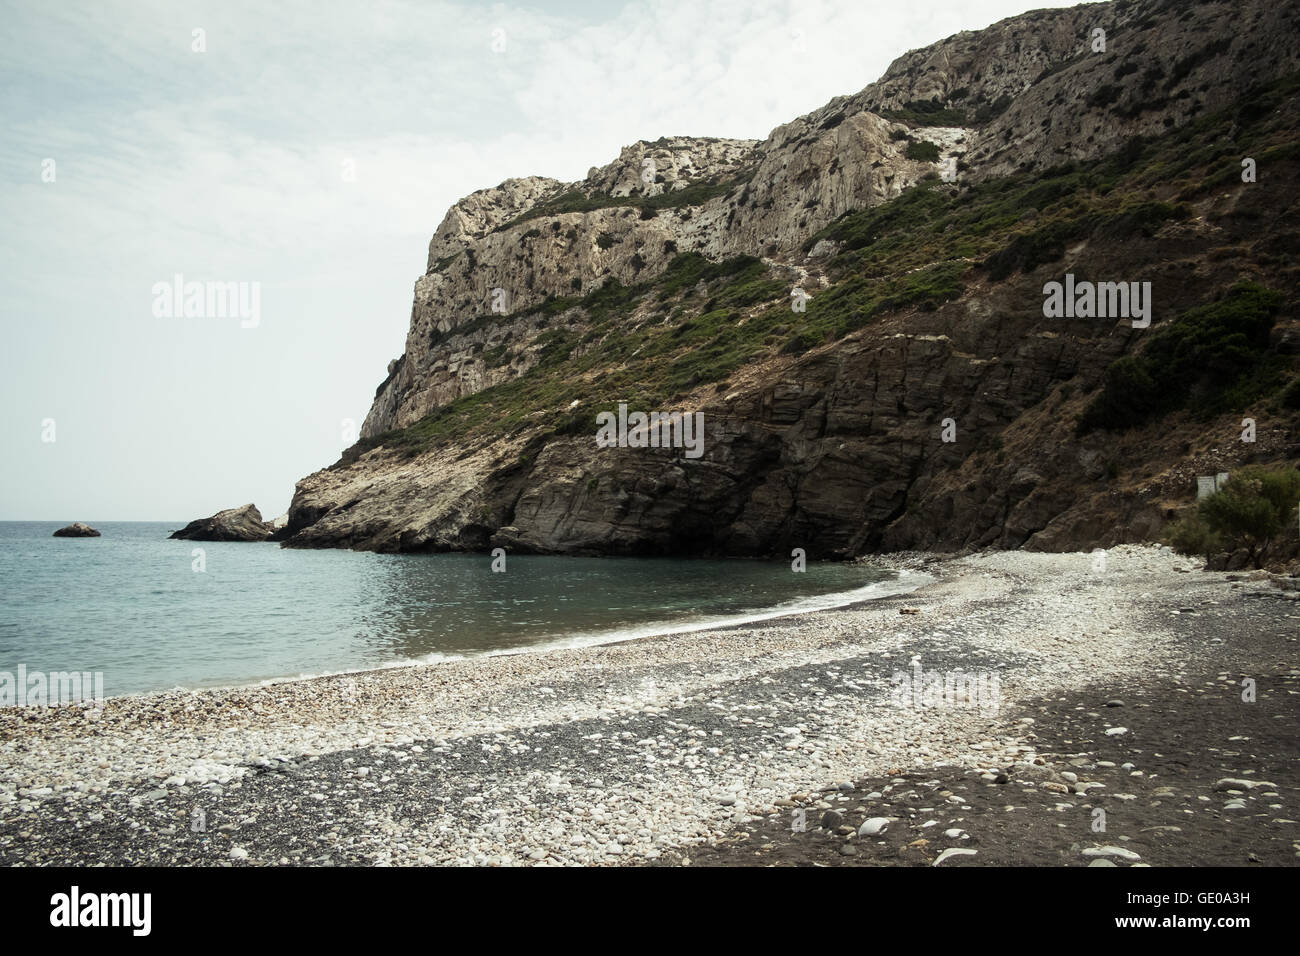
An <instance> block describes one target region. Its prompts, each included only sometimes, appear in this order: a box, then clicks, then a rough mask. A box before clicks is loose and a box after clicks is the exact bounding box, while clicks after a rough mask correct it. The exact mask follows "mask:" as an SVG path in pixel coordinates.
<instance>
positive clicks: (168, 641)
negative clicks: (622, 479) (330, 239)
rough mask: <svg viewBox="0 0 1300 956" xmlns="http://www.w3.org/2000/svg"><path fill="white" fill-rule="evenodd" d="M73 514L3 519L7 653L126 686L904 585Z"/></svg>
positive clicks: (679, 622) (12, 660) (735, 613)
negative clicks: (311, 541) (437, 549)
mask: <svg viewBox="0 0 1300 956" xmlns="http://www.w3.org/2000/svg"><path fill="white" fill-rule="evenodd" d="M67 523H69V522H42V521H32V522H18V521H15V522H0V671H8V672H9V673H11V674H16V673H17V669H18V665H19V664H25V665H26V666H27V669H28V671H29V672H31V671H37V670H39V671H43V672H45V673H49V672H51V671H60V670H67V671H73V670H76V671H92V672H94V671H102V672H103V674H104V690H105V692H106V694H108V695H109V696H113V695H116V694H128V693H137V692H141V691H148V690H160V689H165V688H171V687H202V686H223V685H230V684H247V683H252V682H256V681H259V680H265V679H269V678H275V677H292V676H300V675H304V674H321V673H331V672H337V671H345V670H356V669H361V668H371V667H382V666H385V665H390V664H395V663H399V662H403V661H413V660H435V661H436V660H439V659H446V658H453V657H461V656H467V655H474V654H486V653H499V652H505V651H517V650H524V649H530V648H533V649H536V648H541V647H549V646H560V645H565V644H582V643H599V642H604V641H610V640H619V639H626V638H628V637H633V636H637V635H639V634H645V633H655V632H662V631H665V630H675V629H684V628H688V627H692V626H700V625H703V624H706V623H714V622H718V621H719V620H722V619H735V618H750V617H753V616H755V615H756V614H759V613H762V612H764V611H770V610H772V609H773V608H775V609H776V610H778V611H786V612H788V611H791V610H799V609H806V608H811V607H816V606H829V605H831V604H836V603H844V601H845V599H846V598H845V597H844V595H845V592H853V593H852V597H853V598H863V597H870V596H873V595H874V594H875V593H876V592H879V591H892V590H896V589H897V588H898V585H896V584H893V581H894V576H893V575H889V574H886V573H883V572H879V571H873V570H870V569H866V568H860V567H857V568H855V567H849V566H845V565H832V564H810V565H809V566H808V570H807V571H806V572H805V573H803V574H795V573H792V572H791V570H790V566H789V564H788V563H786V562H780V563H776V562H773V563H768V562H756V561H678V560H670V559H658V558H645V559H642V558H567V557H536V556H526V555H518V556H509V557H507V559H506V571H505V573H493V572H492V571H491V563H492V559H491V558H490V557H488V556H486V555H464V554H421V555H386V554H369V553H361V552H351V551H298V550H288V549H282V548H280V547H279V546H278V545H276V544H247V543H233V542H229V543H222V542H195V541H169V540H167V535H168V534H169V533H170V532H171V531H172V530H174V529H176V528H179V527H182V526H183V525H184V522H174V523H159V522H111V521H109V522H102V523H100V522H94V521H91V522H88V523H89V524H91V525H93V526H94V527H95V528H98V529H99V530H100V531H101V532H102V533H103V537H100V538H54V537H51V535H52V533H53V532H54V531H55V529H57V528H59V527H61V526H62V525H64V524H67ZM195 548H202V549H203V551H204V552H205V554H204V560H205V563H206V570H204V571H203V572H197V571H195V570H194V569H193V564H194V561H195V558H194V556H193V555H192V552H193V550H194V549H195ZM864 588H866V589H867V590H862V589H864Z"/></svg>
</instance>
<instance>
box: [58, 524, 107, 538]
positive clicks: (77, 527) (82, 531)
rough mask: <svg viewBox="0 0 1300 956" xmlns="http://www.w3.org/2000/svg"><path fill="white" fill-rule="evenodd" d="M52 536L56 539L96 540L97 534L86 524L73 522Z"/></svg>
mask: <svg viewBox="0 0 1300 956" xmlns="http://www.w3.org/2000/svg"><path fill="white" fill-rule="evenodd" d="M53 536H54V537H56V538H98V537H99V532H98V531H96V530H95V529H94V528H92V527H91V526H90V525H88V524H83V523H82V522H80V521H74V522H73V523H72V524H70V525H68V526H67V527H66V528H60V529H59V530H58V531H56V532H54V535H53Z"/></svg>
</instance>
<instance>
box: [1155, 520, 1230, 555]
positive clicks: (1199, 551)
mask: <svg viewBox="0 0 1300 956" xmlns="http://www.w3.org/2000/svg"><path fill="white" fill-rule="evenodd" d="M1165 540H1166V541H1167V542H1168V543H1169V545H1170V547H1172V548H1173V549H1174V550H1175V551H1177V552H1178V553H1179V554H1190V555H1195V556H1199V557H1203V558H1205V560H1207V561H1208V560H1209V559H1210V558H1211V557H1212V556H1213V555H1215V554H1218V553H1219V552H1220V551H1222V550H1223V539H1222V538H1220V537H1219V535H1218V534H1216V533H1215V532H1214V531H1212V530H1210V526H1209V525H1208V524H1206V522H1205V519H1204V518H1202V517H1201V516H1200V514H1199V513H1197V512H1192V513H1191V514H1189V515H1187V516H1185V517H1183V518H1180V519H1179V520H1178V521H1175V522H1174V523H1173V524H1171V525H1170V526H1169V527H1168V528H1166V529H1165Z"/></svg>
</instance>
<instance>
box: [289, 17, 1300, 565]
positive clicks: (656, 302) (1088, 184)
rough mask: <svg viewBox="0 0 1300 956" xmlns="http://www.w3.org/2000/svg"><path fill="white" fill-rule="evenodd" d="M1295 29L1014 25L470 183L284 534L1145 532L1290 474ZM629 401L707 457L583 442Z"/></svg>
mask: <svg viewBox="0 0 1300 956" xmlns="http://www.w3.org/2000/svg"><path fill="white" fill-rule="evenodd" d="M1297 27H1300V11H1298V10H1297V7H1296V6H1295V5H1285V4H1282V5H1279V4H1272V3H1266V2H1262V0H1253V2H1246V3H1232V4H1228V3H1197V4H1185V3H1161V2H1133V3H1109V4H1093V5H1087V6H1081V7H1076V8H1072V9H1067V10H1052V11H1034V12H1031V13H1028V14H1025V15H1023V16H1020V17H1016V18H1012V19H1010V20H1006V21H1003V22H1002V23H999V24H996V25H994V26H992V27H990V28H988V29H987V30H983V31H979V32H974V33H963V34H958V35H957V36H954V37H951V38H949V39H947V40H944V41H941V42H940V43H936V44H934V45H932V46H930V47H927V48H925V49H923V50H919V51H913V52H912V53H908V54H906V55H904V56H902V57H900V58H899V59H898V60H896V61H895V62H894V63H893V64H892V65H891V66H890V68H889V69H888V70H887V71H886V73H885V75H884V76H883V77H882V78H881V79H880V80H879V81H878V82H876V83H873V84H872V85H871V86H868V87H867V88H866V89H864V90H863V91H861V92H860V93H858V94H856V95H854V96H851V97H842V98H838V99H836V100H833V101H832V102H831V103H829V104H827V105H826V106H824V107H822V108H821V109H819V110H816V111H814V112H813V113H810V114H808V115H806V116H804V117H800V118H798V119H796V120H793V121H792V122H790V123H787V124H785V125H783V126H780V127H778V128H777V129H775V130H773V131H772V133H771V134H770V135H769V136H768V137H767V139H765V140H763V141H761V142H753V141H737V140H718V139H699V138H686V137H669V138H664V139H660V140H658V141H655V142H642V143H638V144H635V145H633V146H630V147H627V148H625V149H624V150H623V151H622V152H621V153H620V155H619V157H618V158H617V159H616V160H615V161H614V162H613V163H610V164H609V165H607V166H604V167H601V168H593V169H592V170H591V171H590V172H589V174H588V176H587V178H586V179H585V180H584V181H583V182H580V183H573V184H562V183H558V182H556V181H554V180H549V179H542V178H528V179H520V180H510V181H508V182H506V183H503V184H501V185H500V186H498V187H496V188H494V189H488V190H482V191H480V192H477V193H475V194H473V195H471V196H469V197H466V198H465V199H463V200H461V201H460V202H459V203H457V204H456V205H455V206H453V207H452V209H451V210H449V211H448V213H447V216H446V218H445V219H444V220H443V222H442V224H441V225H440V226H439V227H438V230H437V232H436V233H435V234H434V237H433V240H432V241H431V243H430V246H429V259H428V269H427V272H426V274H425V275H424V276H422V277H421V278H420V279H419V280H418V281H417V282H416V286H415V299H414V304H413V307H412V316H411V326H410V331H409V333H408V336H407V342H406V350H405V352H404V353H403V354H402V356H401V357H400V358H398V359H396V360H394V362H393V363H391V364H390V366H389V369H388V376H387V378H386V379H385V380H384V381H383V383H382V384H381V385H380V386H379V389H378V391H377V393H376V397H375V402H374V405H373V407H372V408H371V411H370V414H369V415H368V417H367V419H366V422H365V425H364V427H363V431H362V439H361V441H360V442H358V444H357V445H356V446H354V447H353V448H351V449H349V450H348V451H347V452H345V454H344V456H343V458H342V459H341V460H340V461H339V462H338V463H337V464H335V465H334V466H332V467H331V468H328V469H325V470H324V471H321V472H317V473H316V474H314V475H311V476H309V477H308V478H306V479H304V480H303V481H301V482H300V483H299V485H298V488H297V492H296V494H295V496H294V500H293V504H292V506H291V508H290V513H289V524H288V528H287V529H286V530H285V531H284V532H283V534H284V535H285V536H286V537H287V539H288V540H287V542H286V543H287V544H289V545H290V546H306V547H321V546H347V547H356V548H366V549H374V550H425V549H461V548H471V549H472V548H483V547H488V546H504V547H507V548H511V549H518V550H531V551H542V552H548V551H554V552H591V553H624V554H646V553H691V554H704V553H708V554H737V555H742V554H743V555H755V554H757V555H770V554H779V553H788V551H789V549H790V548H792V547H803V548H805V549H806V550H807V551H808V553H809V555H810V556H833V557H845V556H851V555H854V554H859V553H862V552H864V551H869V550H872V549H876V548H881V547H885V548H891V549H901V548H918V547H923V548H932V549H948V548H961V547H968V546H990V545H991V546H999V547H1020V546H1024V547H1029V548H1040V549H1051V550H1056V549H1065V548H1069V549H1075V548H1080V547H1091V546H1094V545H1108V544H1113V543H1116V542H1118V541H1121V540H1141V539H1146V538H1149V537H1152V536H1154V535H1155V534H1157V533H1158V531H1159V529H1160V527H1161V525H1162V524H1163V523H1164V521H1165V520H1167V518H1168V517H1170V516H1171V515H1172V514H1174V513H1175V512H1176V511H1177V510H1178V509H1179V508H1180V507H1183V506H1185V505H1186V504H1188V503H1190V501H1191V500H1192V498H1193V496H1194V492H1195V481H1194V479H1195V476H1196V475H1197V474H1208V473H1213V472H1215V471H1224V470H1230V469H1231V468H1233V467H1235V466H1236V465H1238V464H1240V463H1243V462H1247V461H1267V462H1275V461H1294V460H1295V459H1297V458H1298V457H1300V446H1297V444H1296V438H1295V436H1296V434H1297V430H1298V429H1297V417H1298V416H1297V407H1298V406H1300V387H1298V386H1296V385H1295V384H1293V383H1294V382H1296V380H1297V378H1296V376H1297V358H1296V356H1297V352H1298V351H1300V324H1298V323H1297V319H1296V313H1295V301H1296V293H1297V272H1296V269H1295V267H1294V265H1293V264H1292V263H1293V262H1294V258H1295V251H1296V246H1297V242H1296V238H1297V232H1296V230H1295V227H1294V225H1293V223H1294V221H1295V217H1294V215H1293V214H1294V211H1295V204H1296V199H1297V176H1298V175H1300V168H1298V166H1297V151H1296V148H1295V141H1296V129H1297V122H1296V121H1297V112H1298V110H1297V92H1296V83H1295V79H1294V75H1295V72H1296V70H1297V69H1298V68H1300V42H1297V40H1296V39H1295V38H1296V36H1297V35H1300V31H1298V30H1297ZM1098 29H1100V30H1103V31H1104V32H1105V49H1104V50H1102V49H1100V48H1099V46H1100V43H1099V41H1100V37H1099V36H1098V35H1097V34H1096V33H1095V31H1096V30H1098ZM1244 157H1252V158H1255V160H1256V162H1257V164H1258V171H1257V175H1258V181H1256V182H1253V183H1244V182H1242V180H1241V175H1240V173H1241V161H1242V159H1243V158H1244ZM950 180H951V181H950ZM1067 272H1071V273H1074V274H1076V275H1078V276H1079V277H1080V278H1088V279H1092V280H1095V281H1123V282H1144V281H1147V282H1151V284H1152V288H1153V290H1154V291H1153V294H1152V300H1153V302H1154V309H1153V316H1152V318H1153V321H1152V322H1151V325H1150V327H1149V328H1145V329H1138V328H1134V327H1133V324H1132V322H1131V321H1129V320H1128V319H1125V318H1122V317H1116V316H1111V317H1108V318H1104V319H1103V318H1080V319H1049V318H1045V317H1044V316H1043V309H1042V304H1043V291H1042V290H1043V285H1044V283H1045V282H1048V281H1053V280H1057V281H1059V280H1060V279H1061V278H1062V276H1063V275H1064V274H1065V273H1067ZM1243 282H1246V283H1248V284H1247V285H1242V283H1243ZM805 297H806V298H805ZM805 303H806V305H805ZM800 306H803V308H802V310H797V309H798V307H800ZM1234 336H1236V337H1234ZM1242 342H1244V343H1245V345H1244V346H1241V343H1242ZM1189 343H1190V344H1189ZM1238 346H1241V348H1238ZM1189 350H1190V351H1189ZM1166 354H1168V355H1174V356H1179V357H1180V358H1178V360H1177V362H1174V363H1172V365H1171V363H1170V362H1169V361H1166V360H1165V359H1163V358H1161V356H1164V355H1166ZM1225 356H1226V358H1225ZM1120 360H1123V361H1120ZM1116 363H1118V365H1117V364H1116ZM1134 363H1137V364H1136V365H1134ZM1178 363H1182V364H1178ZM1174 366H1176V368H1175V367H1174ZM1134 368H1137V372H1134V371H1133V369H1134ZM1117 369H1118V371H1117ZM1171 369H1172V370H1171ZM1135 383H1136V384H1135ZM1135 389H1137V391H1135ZM1143 389H1145V391H1143ZM620 401H623V402H628V403H629V406H630V407H631V408H632V409H633V410H640V411H645V412H650V411H664V412H668V411H678V410H680V411H702V412H703V414H704V421H705V442H704V453H703V455H702V456H701V457H699V458H698V459H696V458H690V457H687V456H686V455H684V454H683V451H682V450H681V449H669V448H665V449H659V448H635V447H632V448H601V447H598V446H597V444H596V442H595V441H594V436H595V434H596V415H597V413H598V412H600V411H612V410H614V409H615V408H616V406H617V403H619V402H620ZM1126 409H1130V410H1132V413H1131V414H1130V413H1129V412H1128V411H1125V410H1126ZM1243 416H1248V417H1251V418H1253V419H1254V420H1255V421H1256V423H1257V429H1256V435H1255V436H1254V437H1255V440H1254V441H1253V442H1244V441H1241V440H1240V432H1241V420H1242V418H1243Z"/></svg>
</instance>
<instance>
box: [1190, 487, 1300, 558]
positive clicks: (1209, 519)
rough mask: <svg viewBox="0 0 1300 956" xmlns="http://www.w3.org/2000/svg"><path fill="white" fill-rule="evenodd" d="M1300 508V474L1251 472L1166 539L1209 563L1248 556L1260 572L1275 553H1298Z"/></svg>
mask: <svg viewBox="0 0 1300 956" xmlns="http://www.w3.org/2000/svg"><path fill="white" fill-rule="evenodd" d="M1297 507H1300V471H1296V469H1294V468H1277V469H1269V468H1262V467H1258V466H1248V467H1245V468H1242V469H1240V470H1238V471H1236V472H1234V473H1233V474H1232V477H1230V478H1229V479H1228V483H1227V484H1226V485H1224V486H1223V488H1222V489H1220V490H1219V491H1218V492H1216V493H1215V494H1213V495H1211V496H1210V497H1208V498H1204V499H1202V500H1201V502H1200V503H1199V504H1198V505H1197V507H1196V510H1195V511H1194V512H1193V513H1192V514H1190V515H1188V516H1186V517H1184V518H1182V519H1181V520H1179V521H1177V522H1175V523H1174V524H1173V525H1171V526H1170V527H1169V529H1168V532H1167V535H1166V537H1167V540H1168V541H1169V542H1170V544H1171V545H1172V546H1173V547H1174V549H1175V550H1177V551H1180V552H1182V553H1183V554H1192V555H1201V556H1204V557H1205V558H1207V559H1209V558H1210V557H1213V556H1214V555H1216V554H1219V553H1221V552H1224V551H1228V552H1233V551H1238V550H1244V551H1245V552H1246V556H1247V560H1249V561H1250V562H1251V565H1252V566H1253V567H1256V568H1259V567H1261V566H1262V565H1263V563H1264V561H1265V560H1266V559H1267V558H1268V557H1269V555H1270V552H1271V551H1272V550H1273V549H1277V550H1279V551H1282V552H1284V553H1286V554H1292V553H1294V552H1295V550H1296V546H1297V537H1298V535H1300V531H1298V524H1300V516H1298V515H1297V511H1296V509H1297Z"/></svg>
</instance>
